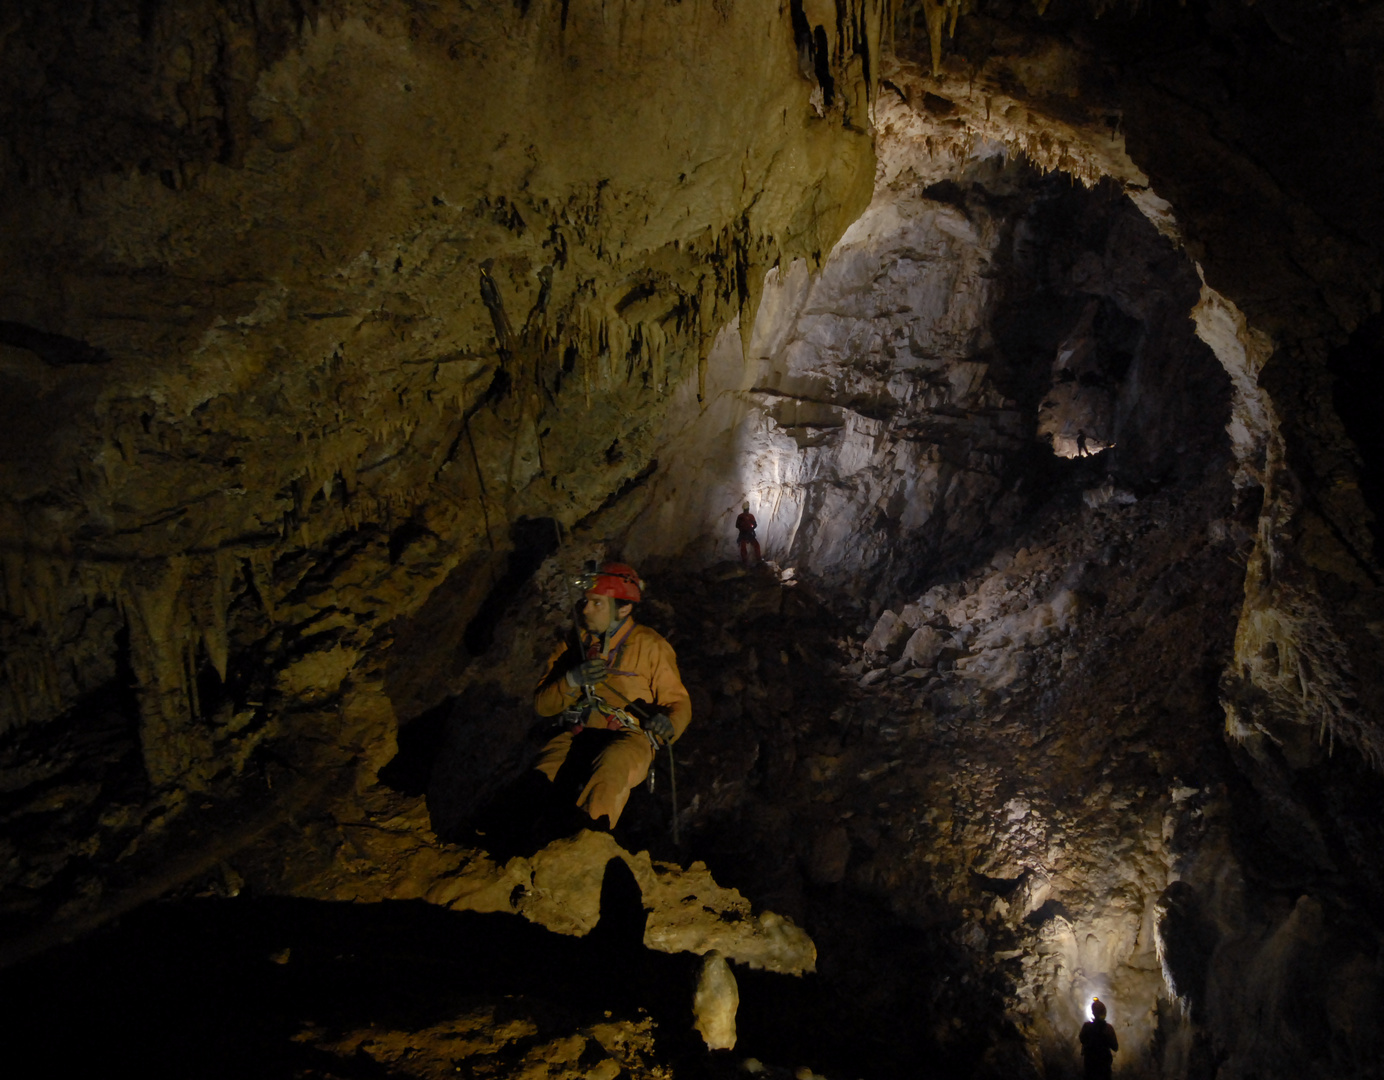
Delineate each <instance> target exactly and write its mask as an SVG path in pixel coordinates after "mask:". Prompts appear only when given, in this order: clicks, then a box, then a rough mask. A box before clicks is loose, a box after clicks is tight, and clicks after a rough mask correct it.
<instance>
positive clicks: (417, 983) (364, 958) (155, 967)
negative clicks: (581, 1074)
mask: <svg viewBox="0 0 1384 1080" xmlns="http://www.w3.org/2000/svg"><path fill="white" fill-rule="evenodd" d="M600 910H601V918H600V922H599V923H598V925H597V926H596V928H595V929H594V930H593V931H592V932H591V933H590V934H588V935H587V936H586V937H585V938H575V937H567V936H563V935H558V934H553V933H550V932H549V931H547V930H544V929H542V928H541V927H538V926H535V925H533V924H530V923H528V922H526V921H525V920H524V919H522V918H521V917H518V916H512V915H479V914H474V913H455V912H449V911H445V910H443V909H440V908H437V907H434V906H432V905H429V904H426V903H423V902H421V901H407V902H402V901H401V902H385V903H380V904H339V903H327V902H321V901H311V900H300V899H281V898H264V899H248V898H237V899H233V900H208V899H197V900H184V901H178V902H169V903H160V904H152V905H148V906H146V907H144V908H142V909H140V910H138V911H136V912H135V913H133V914H131V915H129V916H127V917H126V918H125V919H123V920H122V921H121V922H120V923H119V925H115V926H111V927H108V928H107V929H105V930H103V931H100V932H98V933H96V934H93V935H91V936H90V937H88V938H86V939H84V940H83V941H80V942H77V943H75V944H72V945H67V946H64V947H62V948H59V949H55V950H53V951H51V952H49V953H47V954H45V955H43V956H41V957H38V958H36V959H34V960H31V961H28V962H26V963H24V964H21V965H18V966H16V967H14V968H12V969H10V970H9V971H8V972H7V973H6V979H7V982H8V984H9V985H10V986H11V987H12V988H20V987H22V988H23V993H22V994H15V995H12V996H11V997H10V999H9V1001H8V1002H7V1007H6V1010H5V1012H4V1015H3V1019H0V1031H3V1038H4V1040H5V1045H6V1048H7V1055H9V1057H10V1058H11V1060H16V1061H23V1060H27V1061H30V1062H39V1061H41V1062H43V1068H42V1071H43V1074H44V1075H54V1076H80V1075H87V1074H91V1075H96V1074H106V1073H111V1072H120V1071H131V1072H135V1073H137V1074H138V1075H142V1076H158V1077H162V1076H168V1077H175V1076H176V1077H190V1076H196V1077H208V1078H212V1077H237V1078H239V1077H245V1076H256V1077H296V1076H303V1075H333V1076H337V1077H352V1078H355V1077H360V1078H365V1077H371V1076H376V1075H384V1070H383V1069H382V1068H381V1067H380V1066H379V1065H378V1064H377V1063H376V1062H374V1061H372V1060H371V1059H370V1058H369V1057H368V1056H366V1055H365V1054H364V1053H358V1054H356V1055H354V1056H339V1055H336V1054H333V1053H329V1052H327V1051H326V1050H324V1049H323V1048H322V1047H323V1046H324V1045H330V1044H331V1043H332V1042H333V1040H336V1039H340V1038H342V1037H344V1036H347V1035H349V1034H350V1033H351V1032H352V1031H355V1030H359V1029H365V1028H368V1029H370V1030H371V1032H373V1033H378V1035H379V1036H380V1037H383V1035H384V1034H385V1033H387V1032H390V1031H398V1032H413V1033H423V1035H424V1037H425V1036H426V1032H425V1029H427V1028H429V1027H432V1026H434V1025H437V1024H440V1023H443V1022H446V1021H448V1020H451V1019H454V1018H457V1017H458V1016H461V1015H463V1014H465V1013H467V1012H469V1011H472V1010H474V1009H476V1008H478V1007H490V1008H493V1009H494V1010H495V1011H496V1018H497V1022H499V1021H503V1020H505V1019H517V1018H522V1019H525V1020H527V1021H529V1022H531V1023H532V1024H533V1025H534V1027H535V1029H536V1030H535V1032H534V1033H533V1034H531V1035H529V1036H526V1037H524V1038H523V1039H521V1040H520V1041H519V1042H518V1043H517V1044H516V1045H515V1047H513V1048H512V1050H511V1051H510V1052H512V1053H514V1054H516V1064H517V1058H518V1057H522V1052H523V1050H525V1049H526V1048H527V1047H529V1046H532V1045H534V1044H536V1043H539V1042H541V1041H544V1040H548V1039H555V1038H561V1037H565V1036H569V1035H570V1034H571V1033H573V1032H574V1031H579V1030H581V1029H584V1028H587V1027H588V1026H589V1025H592V1024H597V1023H602V1022H607V1021H608V1020H610V1019H611V1018H612V1016H613V1019H614V1020H616V1021H619V1020H633V1021H638V1020H639V1019H640V1017H641V1014H643V1013H647V1014H648V1015H649V1016H651V1017H652V1018H653V1019H654V1021H655V1022H656V1025H657V1026H656V1028H655V1032H654V1034H655V1036H656V1040H657V1056H658V1059H659V1061H660V1062H663V1063H665V1064H672V1065H673V1066H674V1068H675V1069H676V1074H677V1075H678V1076H679V1077H689V1078H693V1080H697V1078H703V1077H705V1078H719V1077H730V1076H734V1075H736V1065H737V1062H738V1060H739V1058H740V1057H741V1056H744V1055H749V1054H754V1053H759V1054H761V1055H764V1056H768V1055H769V1053H770V1052H771V1051H772V1052H775V1053H779V1052H781V1053H782V1054H783V1055H784V1057H783V1058H782V1059H781V1060H785V1061H793V1062H802V1061H807V1060H818V1059H825V1058H826V1057H827V1056H828V1055H826V1054H824V1053H823V1052H821V1051H820V1050H817V1049H815V1047H816V1045H817V1044H819V1043H822V1042H823V1041H824V1040H826V1041H835V1042H841V1043H842V1044H844V1042H845V1041H846V1040H845V1034H844V1031H843V1029H841V1028H840V1026H839V1025H833V1024H819V1025H818V1026H817V1028H816V1030H815V1031H814V1029H813V1024H812V1021H813V1020H814V1019H820V1017H819V1016H818V1015H817V1014H813V1013H803V1014H801V1015H800V1016H798V1017H797V1018H795V1019H792V1020H788V1021H785V1016H786V1014H785V1013H784V1010H785V1008H787V1007H790V1006H793V1005H796V1004H797V1003H799V1002H805V1001H810V1000H811V995H810V994H809V995H808V996H807V997H803V996H802V992H801V990H800V989H795V988H799V987H801V986H802V985H803V984H801V983H800V982H799V980H796V979H793V978H790V977H786V976H778V975H768V974H764V973H750V972H745V971H744V970H743V969H741V970H738V971H737V975H738V977H740V978H741V979H742V990H741V998H742V1002H743V1003H744V1004H743V1005H742V1009H744V1010H746V1012H747V1015H748V1016H750V1017H753V1018H754V1019H752V1020H751V1021H750V1022H749V1024H748V1029H749V1030H748V1031H747V1034H746V1037H745V1039H744V1040H743V1054H742V1053H741V1052H739V1051H737V1054H736V1060H735V1061H731V1060H728V1059H727V1058H725V1057H724V1056H722V1055H713V1054H708V1053H707V1051H706V1050H705V1048H704V1046H703V1045H702V1042H701V1038H700V1036H699V1035H697V1033H696V1032H695V1031H694V1030H693V1029H692V1026H691V1025H692V1012H691V1004H692V995H693V991H694V988H695V985H696V976H697V971H698V969H699V967H700V963H701V961H700V959H699V958H698V957H696V956H693V955H691V954H678V955H668V954H665V953H660V952H655V951H651V950H648V949H645V948H644V947H643V944H642V938H643V929H644V922H645V917H646V911H645V909H644V905H643V899H642V896H641V894H640V890H639V886H638V884H637V883H636V881H635V879H634V876H633V874H632V873H631V872H630V870H629V869H628V867H627V866H626V865H625V863H624V862H623V860H620V859H613V860H611V862H610V863H609V864H608V865H607V867H606V871H605V877H604V881H603V884H602V889H601V909H600ZM794 1011H795V1013H796V1010H794ZM775 1015H778V1016H779V1023H778V1024H777V1025H775V1024H773V1023H772V1022H771V1021H772V1018H773V1017H774V1016H775ZM761 1029H762V1030H763V1032H764V1037H763V1039H761V1038H760V1035H759V1032H760V1031H761ZM305 1033H309V1034H305ZM790 1033H791V1034H792V1036H793V1038H792V1039H789V1035H790ZM295 1036H297V1037H298V1038H296V1039H295ZM593 1045H594V1044H593ZM490 1064H491V1065H492V1066H493V1065H494V1064H495V1063H494V1062H491V1063H490ZM862 1065H863V1062H862V1061H861V1059H860V1058H859V1056H857V1058H856V1061H855V1063H854V1064H853V1065H852V1066H851V1071H850V1075H858V1074H860V1073H861V1071H862ZM457 1069H458V1072H459V1073H460V1074H461V1075H471V1064H469V1063H468V1062H467V1061H466V1059H465V1058H464V1057H462V1058H459V1059H458V1060H457ZM865 1072H866V1073H867V1074H868V1073H869V1070H868V1069H866V1070H865ZM843 1075H844V1074H843Z"/></svg>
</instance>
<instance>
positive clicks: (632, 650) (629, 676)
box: [533, 619, 692, 827]
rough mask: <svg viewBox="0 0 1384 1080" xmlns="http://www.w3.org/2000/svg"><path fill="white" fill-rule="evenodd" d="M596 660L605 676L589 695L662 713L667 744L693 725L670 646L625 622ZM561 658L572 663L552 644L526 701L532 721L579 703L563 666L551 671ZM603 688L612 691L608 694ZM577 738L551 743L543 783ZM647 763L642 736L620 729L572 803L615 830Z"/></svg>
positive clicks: (593, 721) (568, 734) (564, 736)
mask: <svg viewBox="0 0 1384 1080" xmlns="http://www.w3.org/2000/svg"><path fill="white" fill-rule="evenodd" d="M594 644H597V638H596V637H595V636H594V635H592V634H589V633H583V634H582V645H583V646H585V647H587V648H590V647H591V646H592V645H594ZM600 655H601V658H602V659H603V660H605V662H606V664H607V665H608V666H609V670H610V674H609V675H608V676H607V677H606V679H605V681H604V682H602V683H599V684H598V685H597V686H596V696H597V697H600V698H602V699H603V700H604V701H606V702H607V703H608V704H611V705H614V706H616V707H618V708H624V707H625V702H626V700H628V701H633V702H637V703H639V704H640V705H642V706H643V707H644V709H645V710H646V711H648V712H649V713H654V712H661V713H664V714H666V715H667V717H668V719H669V720H671V721H672V722H673V739H674V741H676V740H677V739H678V738H680V737H681V735H682V733H683V731H684V730H686V728H687V725H688V724H689V723H691V721H692V699H691V698H690V697H688V694H687V690H686V688H684V687H683V685H682V677H681V676H680V675H679V674H678V662H677V656H676V655H675V654H674V653H673V647H672V646H671V645H669V644H668V642H667V641H665V640H664V639H663V635H662V634H660V633H658V631H656V630H650V629H649V628H648V627H647V626H640V625H638V624H637V623H635V622H634V620H633V619H629V620H627V623H626V625H625V626H621V627H620V629H619V630H617V631H616V632H615V634H614V635H613V636H612V637H611V639H610V642H609V644H608V646H607V648H606V651H603V652H601V654H600ZM564 656H566V657H567V658H568V660H569V662H570V661H571V651H570V649H569V647H568V646H567V645H560V646H558V648H557V649H555V650H554V651H553V654H552V655H551V656H550V657H548V666H547V669H546V670H545V671H544V673H543V678H541V679H540V680H539V681H538V689H537V690H536V691H535V692H534V697H533V704H534V708H535V709H536V710H537V711H538V715H539V716H556V715H557V714H558V713H560V712H562V710H563V709H566V708H568V707H569V706H573V705H576V704H577V702H578V700H579V699H580V698H581V690H580V689H576V690H574V689H572V687H571V686H569V685H568V683H567V679H566V678H565V675H566V667H565V666H564V667H563V668H562V669H561V670H559V669H558V661H560V660H562V659H563V657H564ZM607 687H609V688H610V690H614V691H615V693H610V692H609V691H608V690H607ZM600 725H601V720H600V718H599V717H597V716H595V715H593V716H591V717H590V718H589V719H588V721H587V725H586V726H588V727H599V726H600ZM607 726H609V727H616V728H618V727H619V723H618V721H616V720H614V719H611V720H610V721H609V722H608V724H607ZM576 735H577V733H576V732H573V731H564V732H562V733H561V734H560V735H557V736H555V737H554V738H552V739H550V740H549V741H548V743H547V745H546V746H544V747H543V750H542V752H541V753H540V754H539V757H538V763H537V764H536V765H535V766H534V768H536V769H537V770H538V771H539V772H541V773H542V774H543V775H544V776H546V777H547V778H548V779H549V780H555V779H557V773H558V770H559V769H560V768H562V763H563V762H564V761H566V760H567V755H568V753H569V752H570V751H571V749H572V740H573V739H575V738H576ZM653 760H654V751H653V747H652V746H650V745H649V738H648V736H647V735H645V734H644V733H643V732H642V731H627V730H626V731H621V732H620V734H619V735H617V736H616V737H615V738H614V739H612V740H611V742H610V744H609V745H608V746H607V747H606V748H605V749H604V750H602V751H601V753H600V754H599V755H598V756H597V758H596V762H595V767H594V768H593V769H592V771H591V778H590V779H589V780H588V781H587V782H586V786H585V787H584V788H582V791H581V794H580V795H579V796H578V797H577V805H578V806H579V807H581V809H583V810H585V811H586V812H587V813H588V814H590V815H591V818H592V820H596V819H598V818H600V817H601V816H602V815H604V816H605V817H607V818H609V820H610V824H611V826H612V827H614V825H615V823H616V822H617V821H619V820H620V814H621V812H622V811H623V810H624V809H625V803H627V802H628V801H629V797H630V791H631V790H632V789H633V788H634V786H635V785H636V784H638V783H640V782H641V781H642V780H643V779H644V778H645V777H646V776H648V775H649V766H650V765H652V764H653Z"/></svg>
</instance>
